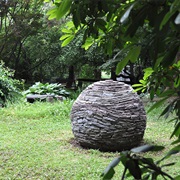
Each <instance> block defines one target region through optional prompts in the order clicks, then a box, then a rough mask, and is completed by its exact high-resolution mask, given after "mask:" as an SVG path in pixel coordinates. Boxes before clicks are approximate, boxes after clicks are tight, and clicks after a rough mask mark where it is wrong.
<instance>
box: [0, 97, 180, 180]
mask: <svg viewBox="0 0 180 180" xmlns="http://www.w3.org/2000/svg"><path fill="white" fill-rule="evenodd" d="M72 103H73V102H72V101H70V100H68V101H64V102H55V103H53V104H50V103H40V102H37V103H34V104H28V103H19V104H14V105H11V106H8V107H7V108H1V109H0V179H2V180H6V179H23V180H24V179H31V180H32V179H35V180H36V179H42V180H44V179H49V180H51V179H58V180H59V179H61V180H83V179H84V180H98V179H101V178H100V174H101V173H102V171H103V170H104V169H105V167H106V166H107V165H108V164H109V162H110V161H111V160H112V159H113V158H114V157H116V156H118V153H108V152H100V151H98V150H92V149H88V150H87V149H82V148H80V147H77V146H74V144H73V134H72V131H71V123H70V119H69V114H70V109H71V106H72ZM159 112H160V109H157V110H155V111H154V112H152V113H151V114H149V115H148V121H147V129H146V132H145V136H144V141H145V142H147V143H151V144H158V145H166V146H167V148H166V149H165V150H164V151H163V152H158V153H147V154H146V156H147V157H153V158H155V159H157V160H158V159H160V158H161V157H162V156H163V154H164V152H165V151H168V148H169V145H170V143H171V141H170V140H169V137H170V134H171V132H172V131H173V125H172V124H170V123H168V121H167V120H164V119H157V117H158V114H159ZM166 162H177V164H176V165H175V166H172V167H168V168H167V170H166V172H168V173H170V174H171V175H172V176H175V175H178V173H179V172H180V169H179V167H180V157H179V156H178V155H175V156H173V158H171V159H168V160H167V161H166ZM121 172H122V166H121V165H119V166H117V167H116V174H115V176H114V179H120V177H121Z"/></svg>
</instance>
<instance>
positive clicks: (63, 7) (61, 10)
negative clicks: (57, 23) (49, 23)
mask: <svg viewBox="0 0 180 180" xmlns="http://www.w3.org/2000/svg"><path fill="white" fill-rule="evenodd" d="M71 4H72V0H63V1H62V2H61V4H60V6H59V7H58V11H57V16H56V18H57V19H60V18H62V17H63V16H64V15H65V14H66V13H67V12H68V11H69V9H70V7H71Z"/></svg>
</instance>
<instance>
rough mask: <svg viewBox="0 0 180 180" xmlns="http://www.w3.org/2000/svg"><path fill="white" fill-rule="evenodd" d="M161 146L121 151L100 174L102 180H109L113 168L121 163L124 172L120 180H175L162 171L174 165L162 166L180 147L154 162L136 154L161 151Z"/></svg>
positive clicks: (146, 146)
mask: <svg viewBox="0 0 180 180" xmlns="http://www.w3.org/2000/svg"><path fill="white" fill-rule="evenodd" d="M163 149H164V147H163V146H151V145H143V146H140V147H137V148H133V149H131V150H130V151H123V152H121V153H120V157H118V158H115V159H114V160H113V161H112V162H111V163H110V164H109V165H108V166H107V168H106V169H105V171H104V172H103V173H102V176H103V179H104V180H105V179H111V178H112V177H113V176H114V174H115V171H114V168H115V167H116V166H117V165H118V164H119V163H120V162H121V163H122V164H123V166H124V172H123V175H122V178H121V179H125V178H127V177H133V178H134V179H142V180H147V179H157V178H159V176H161V177H163V178H164V179H167V178H168V179H176V178H178V176H177V177H171V176H170V175H169V174H167V173H166V171H163V168H164V167H167V166H172V165H174V164H175V163H168V164H163V165H160V163H162V161H163V160H165V159H166V158H169V157H170V156H171V155H173V154H177V153H179V152H180V146H178V147H176V148H174V149H173V150H171V151H169V152H168V153H167V154H166V156H165V157H164V158H162V159H160V160H158V161H156V162H154V160H153V159H152V158H145V157H142V156H140V155H138V154H137V153H142V152H143V153H144V152H148V151H161V150H163Z"/></svg>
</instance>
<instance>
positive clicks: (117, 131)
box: [71, 80, 146, 151]
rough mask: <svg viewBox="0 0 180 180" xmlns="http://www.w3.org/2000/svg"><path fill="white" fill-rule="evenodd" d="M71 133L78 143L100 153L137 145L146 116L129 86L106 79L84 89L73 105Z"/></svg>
mask: <svg viewBox="0 0 180 180" xmlns="http://www.w3.org/2000/svg"><path fill="white" fill-rule="evenodd" d="M71 122H72V131H73V134H74V136H75V139H76V140H77V141H78V142H79V144H80V145H81V146H83V147H86V148H94V149H99V150H102V151H122V150H127V149H131V148H133V147H136V146H138V145H139V144H140V143H141V141H142V139H143V135H144V131H145V128H146V113H145V110H144V106H143V104H142V102H141V100H140V98H139V96H138V95H137V94H136V93H135V92H133V89H132V87H131V86H129V85H127V84H124V83H122V82H118V81H113V80H106V81H99V82H96V83H93V84H92V85H90V86H88V87H87V88H86V89H85V90H84V91H83V92H82V93H81V94H80V95H79V97H78V98H77V100H76V101H75V102H74V104H73V107H72V111H71Z"/></svg>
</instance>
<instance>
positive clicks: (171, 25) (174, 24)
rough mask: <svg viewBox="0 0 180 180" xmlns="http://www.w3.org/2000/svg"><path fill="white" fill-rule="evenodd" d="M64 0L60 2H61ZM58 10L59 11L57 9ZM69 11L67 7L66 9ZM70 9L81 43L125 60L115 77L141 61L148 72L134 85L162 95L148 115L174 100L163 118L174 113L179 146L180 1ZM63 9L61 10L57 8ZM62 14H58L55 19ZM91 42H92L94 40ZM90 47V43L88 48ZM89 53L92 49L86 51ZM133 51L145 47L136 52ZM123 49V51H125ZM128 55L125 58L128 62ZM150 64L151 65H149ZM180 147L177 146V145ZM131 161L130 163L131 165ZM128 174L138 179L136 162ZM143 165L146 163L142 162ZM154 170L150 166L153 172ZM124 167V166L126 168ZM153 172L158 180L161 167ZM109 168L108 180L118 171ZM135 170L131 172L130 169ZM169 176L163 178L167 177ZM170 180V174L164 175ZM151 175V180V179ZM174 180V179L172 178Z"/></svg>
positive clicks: (78, 4) (90, 1)
mask: <svg viewBox="0 0 180 180" xmlns="http://www.w3.org/2000/svg"><path fill="white" fill-rule="evenodd" d="M63 1H66V0H62V1H61V2H63ZM59 7H60V6H59ZM66 7H67V6H66ZM68 7H69V11H67V10H66V12H69V14H68V15H69V16H72V21H73V23H74V26H75V27H76V28H77V29H78V28H80V29H79V30H82V29H83V30H84V36H83V41H84V42H86V40H87V39H91V38H93V39H95V40H94V42H98V45H99V46H101V47H103V49H104V51H105V52H106V53H107V54H108V55H109V56H112V55H113V52H114V49H118V50H119V51H120V52H118V53H117V54H116V55H115V57H117V58H118V56H120V57H121V59H120V62H119V64H118V66H117V69H116V72H117V73H119V72H121V70H122V69H123V67H124V66H125V65H127V63H128V62H129V61H131V62H133V63H134V62H140V63H139V64H140V65H142V66H143V67H144V66H145V67H148V66H149V67H151V69H148V70H146V72H145V76H144V79H143V80H141V81H140V84H138V85H135V86H136V87H138V90H143V91H145V90H148V91H149V93H150V97H151V99H153V98H154V97H155V96H158V97H159V98H162V99H160V101H159V102H157V103H156V104H155V105H153V106H152V108H151V109H150V110H153V109H155V108H157V107H159V106H160V105H162V103H163V102H165V100H166V99H168V98H169V99H170V98H172V97H173V100H172V102H171V101H169V102H168V103H167V106H166V108H165V109H164V110H163V111H162V113H161V115H165V116H166V117H167V116H168V115H169V114H170V113H173V112H175V115H176V117H175V119H174V120H173V121H175V129H174V131H173V133H172V135H171V137H174V136H175V137H176V138H177V140H176V141H175V144H179V142H180V123H179V120H180V77H179V74H180V71H179V50H180V49H179V47H180V41H179V39H180V33H179V32H180V29H179V28H180V20H179V17H180V15H179V9H180V1H179V0H174V1H171V0H161V1H155V0H145V1H143V2H142V1H140V0H137V1H135V0H132V1H123V0H112V1H109V0H98V1H95V0H85V1H84V0H79V1H76V0H73V1H72V3H71V6H68ZM59 10H61V8H60V9H59ZM57 15H58V14H55V16H56V17H57ZM91 42H92V41H91ZM88 45H91V43H88ZM84 47H85V48H87V47H88V46H86V45H85V46H84ZM132 47H141V48H139V49H135V50H133V48H132ZM121 50H122V51H121ZM124 54H126V56H125V57H124ZM147 63H148V66H147V65H145V64H147ZM177 147H178V145H177ZM129 162H130V163H129ZM127 163H128V164H134V167H132V166H131V165H130V166H129V165H128V169H129V171H130V174H131V175H132V176H133V177H134V178H135V179H136V178H137V179H140V172H139V174H135V171H134V169H137V171H138V167H137V164H136V161H135V159H133V158H130V159H128V160H127ZM141 163H144V162H141ZM148 163H149V164H146V165H147V166H145V171H149V170H152V171H154V170H155V169H152V167H155V166H154V165H155V163H154V161H153V162H151V161H150V162H148ZM151 166H152V167H151ZM125 167H126V166H125ZM156 168H157V169H156V170H157V171H155V172H154V174H153V173H152V174H151V175H152V176H151V177H152V179H157V176H158V175H159V174H161V175H163V174H162V173H161V172H159V171H158V169H159V167H156ZM109 169H110V176H108V177H112V176H113V174H114V170H113V169H112V168H109ZM132 169H133V170H132ZM164 175H165V174H164ZM165 176H166V175H165ZM149 177H150V176H148V178H149ZM169 178H170V179H171V177H169Z"/></svg>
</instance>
